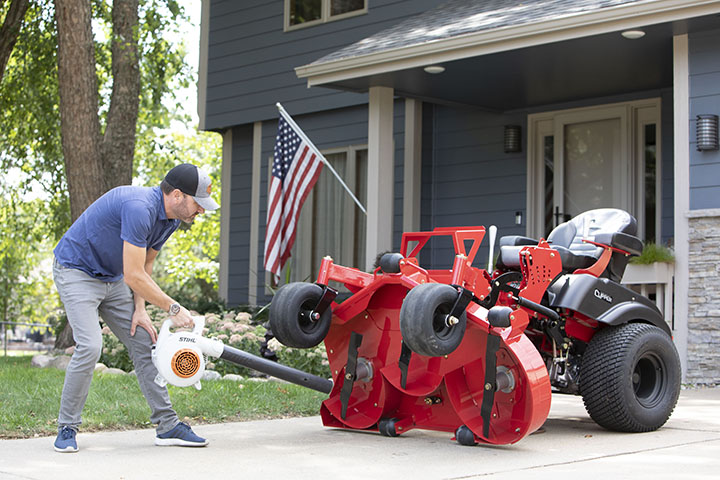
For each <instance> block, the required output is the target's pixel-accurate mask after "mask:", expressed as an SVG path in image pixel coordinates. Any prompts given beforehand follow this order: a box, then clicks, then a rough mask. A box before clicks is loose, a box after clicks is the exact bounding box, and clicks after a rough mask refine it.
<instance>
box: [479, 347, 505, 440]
mask: <svg viewBox="0 0 720 480" xmlns="http://www.w3.org/2000/svg"><path fill="white" fill-rule="evenodd" d="M499 348H500V337H499V336H497V335H493V334H492V333H490V334H489V335H488V337H487V348H486V351H485V389H484V390H483V399H482V404H481V405H480V417H481V418H482V420H483V437H485V438H488V436H489V435H490V417H491V414H492V408H493V403H494V402H495V390H496V389H497V385H496V376H497V373H496V368H497V351H498V349H499Z"/></svg>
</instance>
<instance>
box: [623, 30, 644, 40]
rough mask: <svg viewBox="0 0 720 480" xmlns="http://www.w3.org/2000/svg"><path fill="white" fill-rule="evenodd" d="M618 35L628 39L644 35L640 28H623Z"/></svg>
mask: <svg viewBox="0 0 720 480" xmlns="http://www.w3.org/2000/svg"><path fill="white" fill-rule="evenodd" d="M620 35H622V36H623V37H625V38H627V39H629V40H637V39H638V38H642V37H644V36H645V32H643V31H642V30H625V31H624V32H622V33H621V34H620Z"/></svg>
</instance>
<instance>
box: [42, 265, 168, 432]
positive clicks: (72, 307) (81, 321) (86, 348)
mask: <svg viewBox="0 0 720 480" xmlns="http://www.w3.org/2000/svg"><path fill="white" fill-rule="evenodd" d="M53 277H54V280H55V286H56V287H57V290H58V293H59V294H60V300H62V303H63V305H65V312H66V313H67V317H68V322H69V323H70V326H71V327H72V330H73V338H74V339H75V353H73V356H72V358H71V359H70V364H69V365H68V367H67V371H66V372H65V385H64V386H63V391H62V397H61V400H60V413H59V415H58V425H59V426H66V425H67V426H71V427H74V428H77V426H78V425H80V423H82V417H81V414H82V410H83V407H84V406H85V401H86V400H87V396H88V391H89V390H90V382H91V381H92V377H93V372H94V371H95V364H96V363H97V361H98V359H99V358H100V353H101V352H102V333H101V332H100V323H99V321H98V313H99V314H100V316H101V317H102V319H103V321H104V322H105V323H106V324H107V326H108V327H110V330H112V332H113V333H114V334H115V335H116V336H117V337H118V338H119V339H120V341H121V342H122V343H123V344H124V345H125V347H126V348H127V349H128V352H129V354H130V358H131V359H132V362H133V365H134V366H135V373H136V374H137V379H138V383H139V384H140V390H141V391H142V394H143V395H144V396H145V399H146V400H147V402H148V405H149V406H150V410H151V412H152V413H151V415H150V421H151V422H153V423H155V424H157V425H158V426H157V432H158V433H165V432H167V431H169V430H171V429H172V428H173V427H175V425H177V423H178V422H179V420H178V417H177V414H176V413H175V411H174V410H173V408H172V405H171V404H170V397H169V396H168V391H167V388H166V387H160V386H159V385H158V384H156V383H155V382H154V380H155V376H156V375H157V369H156V368H155V365H153V363H152V358H151V347H152V341H151V339H150V334H149V333H148V332H147V331H146V330H145V329H144V328H137V329H136V330H135V335H134V336H130V325H131V324H132V315H133V312H134V311H135V304H134V301H133V295H132V291H131V290H130V287H128V286H127V284H126V283H125V282H124V281H123V280H120V281H117V282H112V283H106V282H103V281H101V280H97V279H95V278H92V277H91V276H89V275H88V274H86V273H85V272H83V271H81V270H76V269H74V268H67V267H64V266H62V265H60V264H59V263H58V262H57V260H55V264H54V265H53Z"/></svg>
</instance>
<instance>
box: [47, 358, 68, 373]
mask: <svg viewBox="0 0 720 480" xmlns="http://www.w3.org/2000/svg"><path fill="white" fill-rule="evenodd" d="M68 363H70V357H69V356H68V355H59V356H57V357H55V358H53V359H52V361H51V362H50V365H49V366H50V367H54V368H57V369H58V370H66V369H67V366H68Z"/></svg>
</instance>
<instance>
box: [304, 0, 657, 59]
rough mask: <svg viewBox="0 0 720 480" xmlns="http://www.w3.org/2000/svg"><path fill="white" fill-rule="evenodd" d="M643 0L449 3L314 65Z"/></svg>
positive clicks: (474, 0) (476, 0)
mask: <svg viewBox="0 0 720 480" xmlns="http://www.w3.org/2000/svg"><path fill="white" fill-rule="evenodd" d="M641 1H643V0H484V1H480V0H450V1H448V2H445V3H443V4H441V5H439V6H437V7H435V8H433V9H431V10H428V11H427V12H424V13H421V14H419V15H416V16H414V17H411V18H409V19H407V20H405V21H403V22H400V23H398V24H397V25H395V26H393V27H391V28H388V29H386V30H384V31H381V32H379V33H377V34H375V35H372V36H370V37H368V38H365V39H363V40H360V41H359V42H356V43H354V44H352V45H349V46H347V47H345V48H343V49H340V50H337V51H335V52H333V53H331V54H329V55H326V56H324V57H322V58H321V59H319V60H317V61H315V62H313V64H321V63H326V62H331V61H333V60H341V59H346V58H351V57H357V56H362V55H368V54H371V53H378V52H381V51H385V50H393V49H396V48H401V47H409V46H413V45H419V44H423V43H428V42H433V41H436V40H441V39H446V38H450V37H457V36H460V35H465V34H470V33H478V32H482V31H485V30H493V29H497V28H502V27H510V26H519V25H524V24H531V23H535V22H540V21H543V20H551V19H558V18H563V17H570V16H573V15H577V14H581V13H587V12H592V11H597V10H600V9H603V8H610V7H617V6H622V5H626V4H633V3H639V2H641Z"/></svg>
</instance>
